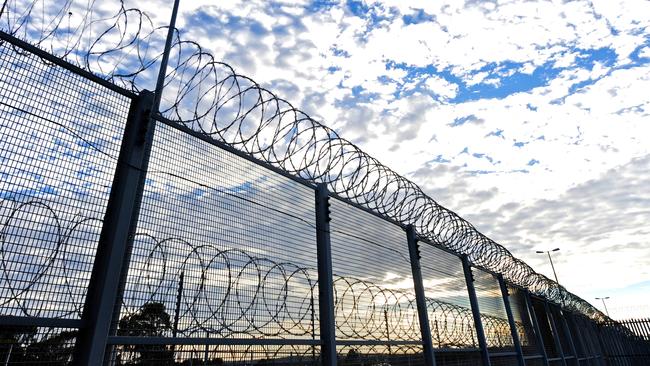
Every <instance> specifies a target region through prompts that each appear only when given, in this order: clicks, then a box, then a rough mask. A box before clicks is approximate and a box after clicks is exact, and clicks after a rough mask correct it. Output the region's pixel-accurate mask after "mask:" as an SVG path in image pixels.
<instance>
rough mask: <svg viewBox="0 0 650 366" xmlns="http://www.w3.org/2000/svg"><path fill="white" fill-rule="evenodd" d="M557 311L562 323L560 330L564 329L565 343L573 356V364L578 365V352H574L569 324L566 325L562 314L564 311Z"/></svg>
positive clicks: (574, 346)
mask: <svg viewBox="0 0 650 366" xmlns="http://www.w3.org/2000/svg"><path fill="white" fill-rule="evenodd" d="M558 310H559V311H558V316H559V318H560V322H561V323H562V329H564V334H565V337H566V340H567V343H568V344H569V351H571V354H572V355H573V359H574V364H576V365H579V364H580V362H579V361H578V352H577V351H576V345H575V343H573V336H572V335H571V329H569V324H568V323H567V320H566V315H565V314H564V311H563V310H562V309H561V308H560V309H558Z"/></svg>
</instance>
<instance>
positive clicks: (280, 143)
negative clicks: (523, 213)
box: [0, 1, 650, 366]
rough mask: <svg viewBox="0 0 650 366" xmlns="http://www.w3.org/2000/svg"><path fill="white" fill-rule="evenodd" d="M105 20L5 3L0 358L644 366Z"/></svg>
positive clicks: (585, 320) (95, 12) (270, 114)
mask: <svg viewBox="0 0 650 366" xmlns="http://www.w3.org/2000/svg"><path fill="white" fill-rule="evenodd" d="M116 4H117V10H116V12H115V13H112V12H111V11H110V9H107V7H106V3H104V4H102V6H104V7H97V6H95V4H94V3H92V4H91V5H87V4H81V5H80V4H76V3H75V2H66V3H65V4H63V7H62V8H56V7H53V6H52V4H50V3H48V2H44V1H34V2H17V1H16V2H9V1H7V2H5V3H4V4H3V8H2V12H1V14H0V15H1V16H0V24H1V27H2V29H3V30H4V31H2V32H0V39H1V40H2V42H1V43H0V93H1V95H2V101H1V102H0V135H1V136H2V140H1V141H2V142H0V153H1V155H0V157H1V159H2V168H1V170H0V226H1V228H0V229H1V232H0V265H1V268H0V326H1V329H2V330H1V331H0V337H1V338H2V339H1V342H0V347H1V348H0V362H4V364H5V365H14V364H69V363H76V364H101V363H105V364H117V365H149V364H168V365H172V364H176V365H208V364H210V365H217V364H232V365H244V364H278V365H280V364H281V365H288V364H291V365H306V364H323V365H335V364H337V363H338V364H341V365H362V364H363V365H379V364H382V365H384V364H390V365H420V364H424V365H429V366H430V365H436V364H438V365H476V364H482V365H492V364H494V365H552V364H563V365H568V364H574V365H578V364H580V365H603V364H609V365H642V364H645V363H647V361H648V358H649V354H650V348H649V342H648V340H647V338H644V334H643V333H639V332H638V330H639V329H644V328H643V326H644V325H647V322H645V323H644V322H640V323H638V324H637V323H634V324H632V323H617V322H612V321H611V320H610V319H608V318H607V317H606V316H605V315H603V314H602V313H601V312H599V311H598V310H596V309H595V308H594V307H593V306H591V305H590V304H588V303H587V302H586V301H584V300H582V299H580V298H579V297H577V296H575V295H573V294H571V293H569V292H567V291H566V290H565V289H564V288H562V287H561V286H559V285H557V284H556V283H554V282H553V281H550V280H549V279H548V278H546V277H544V276H542V275H539V274H536V273H535V272H534V271H532V269H531V268H530V267H529V266H527V265H526V264H525V263H523V262H521V261H520V260H518V259H516V258H514V257H513V256H512V255H511V254H510V253H509V252H508V251H507V250H506V249H505V248H503V247H502V246H500V245H499V244H497V243H495V242H493V241H492V240H490V239H488V238H487V237H485V236H484V235H482V234H480V233H479V232H478V231H476V229H474V228H473V227H472V226H471V224H469V223H468V222H466V221H465V220H463V219H461V218H460V217H458V216H457V215H456V214H455V213H453V212H451V211H449V210H447V209H445V208H444V207H442V206H440V205H438V204H437V203H436V202H435V201H433V200H432V199H431V198H429V197H427V196H425V195H424V194H423V193H422V191H421V190H420V189H419V188H418V187H417V186H416V185H415V184H413V183H411V182H409V181H407V180H406V179H404V178H402V177H400V176H399V175H397V174H396V173H394V172H393V171H391V170H390V169H388V168H387V167H385V166H383V165H381V164H380V163H379V162H377V161H376V160H374V159H372V158H371V157H369V156H368V155H366V154H365V153H363V152H362V151H360V150H359V149H358V148H357V147H355V146H354V145H352V144H351V143H349V142H348V141H346V140H343V139H341V138H340V137H339V136H338V135H337V134H336V133H335V132H333V131H332V130H330V129H328V128H327V127H325V126H323V125H321V124H320V123H318V122H316V121H314V120H313V119H311V118H310V117H309V116H307V115H306V114H304V113H302V112H300V111H299V110H297V109H295V108H293V107H292V106H291V105H290V104H289V103H288V102H286V101H284V100H282V99H280V98H278V97H276V96H275V95H274V94H272V93H271V92H269V91H267V90H265V89H263V88H261V87H260V86H259V85H257V84H256V83H255V82H254V81H252V80H251V79H249V78H247V77H244V76H240V75H238V74H236V73H235V72H234V71H233V70H232V68H230V66H228V65H226V64H223V63H220V62H216V61H214V59H213V57H212V56H211V55H209V54H208V53H206V52H205V51H203V50H201V48H200V47H199V46H198V45H197V44H196V43H193V42H188V41H182V40H181V39H180V37H179V35H178V31H176V30H175V29H174V28H173V26H172V27H166V26H162V27H154V26H153V22H152V21H151V20H150V19H149V18H148V17H147V16H146V15H145V14H144V13H142V12H141V11H139V10H137V9H128V8H126V7H125V6H124V4H123V3H116ZM108 8H110V6H108ZM113 14H115V15H113ZM172 24H173V21H172ZM169 30H173V31H169ZM163 35H167V36H166V37H163ZM21 39H22V40H21ZM165 44H167V45H168V46H171V47H166V48H165V47H163V46H164V45H165ZM157 46H161V48H160V49H161V50H162V49H163V48H165V49H168V50H169V51H168V52H164V53H163V52H156V51H153V50H155V49H156V47H157ZM46 50H47V51H46ZM54 54H57V55H59V56H54ZM165 54H166V55H167V56H169V64H167V62H166V61H164V60H165V58H166V57H164V55H165ZM133 55H137V57H135V58H134V57H133ZM160 60H163V61H160ZM161 62H162V65H163V67H160V64H161ZM157 67H158V68H160V69H161V70H165V71H166V74H165V73H161V75H162V77H161V78H158V79H156V78H155V74H154V73H155V72H156V71H157V70H156V68H157ZM155 80H160V81H161V82H159V83H158V84H157V86H158V88H157V89H156V90H157V94H156V93H152V92H149V91H147V90H146V89H145V88H144V86H147V85H149V86H151V84H152V83H153V82H154V81H155ZM162 86H164V90H162V89H161V87H162ZM158 98H162V100H161V104H160V105H161V107H160V109H159V110H157V108H155V107H156V105H157V104H158V100H159V99H158ZM645 335H647V334H645Z"/></svg>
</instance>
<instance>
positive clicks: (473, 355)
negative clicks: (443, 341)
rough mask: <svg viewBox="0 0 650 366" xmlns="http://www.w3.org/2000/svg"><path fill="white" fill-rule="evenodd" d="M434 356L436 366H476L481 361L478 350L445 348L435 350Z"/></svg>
mask: <svg viewBox="0 0 650 366" xmlns="http://www.w3.org/2000/svg"><path fill="white" fill-rule="evenodd" d="M435 356H436V366H476V365H481V364H482V362H483V361H482V360H481V353H480V352H479V351H467V350H455V349H446V350H444V352H441V351H440V350H438V351H436V353H435Z"/></svg>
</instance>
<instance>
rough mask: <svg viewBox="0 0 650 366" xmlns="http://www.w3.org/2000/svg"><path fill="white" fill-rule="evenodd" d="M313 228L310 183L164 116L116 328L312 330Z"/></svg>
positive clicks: (157, 332)
mask: <svg viewBox="0 0 650 366" xmlns="http://www.w3.org/2000/svg"><path fill="white" fill-rule="evenodd" d="M315 237H316V235H315V228H314V192H313V190H312V189H311V188H309V187H306V186H303V185H301V184H298V183H296V182H294V181H292V180H289V179H287V178H285V177H282V176H280V175H277V174H275V173H273V172H271V171H269V170H266V169H264V168H262V167H260V166H258V165H255V164H253V163H251V162H249V161H247V160H244V159H242V158H240V157H237V156H235V155H233V154H231V153H228V152H226V151H224V150H221V149H220V148H217V147H215V146H213V145H211V144H209V143H206V142H204V141H202V140H199V139H197V138H195V137H194V136H191V135H188V134H187V133H185V132H183V131H179V130H177V129H175V128H173V127H170V126H168V125H166V124H164V123H158V124H157V126H156V134H155V138H154V144H153V148H152V153H151V160H150V163H149V167H148V172H147V179H146V183H145V191H144V197H143V201H142V208H141V211H140V217H139V221H138V229H137V234H136V236H135V241H134V246H133V253H132V256H131V263H130V267H129V272H128V278H127V280H126V285H125V291H124V296H123V305H122V309H121V313H120V316H119V322H118V324H117V328H118V330H117V333H118V335H123V336H156V337H171V336H177V337H205V338H209V337H217V338H270V339H273V338H281V339H314V338H315V337H316V334H317V333H318V326H317V324H318V319H317V314H318V306H317V304H318V290H317V271H316V244H315ZM143 319H149V323H148V324H147V322H146V321H143ZM152 319H153V321H152ZM152 322H153V323H155V326H154V327H151V325H152V324H151V323H152Z"/></svg>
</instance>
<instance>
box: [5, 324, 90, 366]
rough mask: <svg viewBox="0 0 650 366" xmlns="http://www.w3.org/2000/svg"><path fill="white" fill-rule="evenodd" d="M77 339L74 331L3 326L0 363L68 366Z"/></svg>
mask: <svg viewBox="0 0 650 366" xmlns="http://www.w3.org/2000/svg"><path fill="white" fill-rule="evenodd" d="M76 338H77V330H76V329H69V328H49V327H48V328H44V327H35V326H8V325H5V326H2V327H0V363H1V364H2V365H4V366H9V365H16V366H17V365H39V366H41V365H52V366H54V365H57V366H58V365H61V366H63V365H68V364H70V361H71V359H72V353H73V348H74V344H75V341H76Z"/></svg>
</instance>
